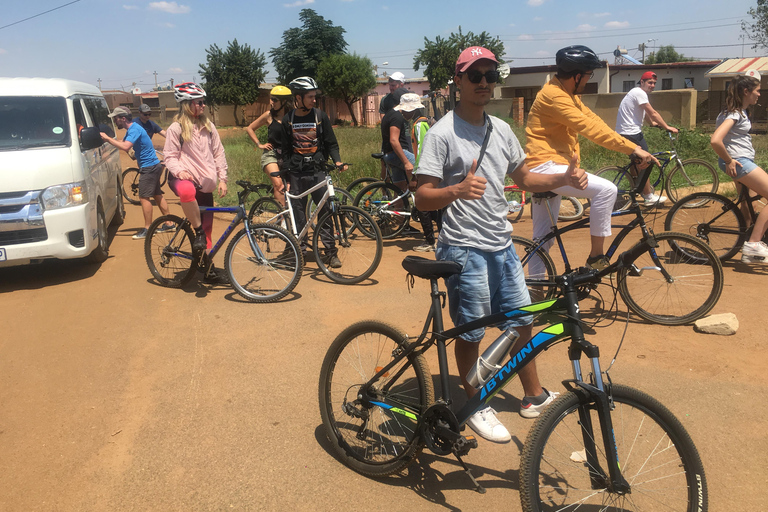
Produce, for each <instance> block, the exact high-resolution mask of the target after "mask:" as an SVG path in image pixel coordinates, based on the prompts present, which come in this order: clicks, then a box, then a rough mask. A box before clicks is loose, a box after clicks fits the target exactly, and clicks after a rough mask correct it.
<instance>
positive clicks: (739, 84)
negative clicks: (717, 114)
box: [725, 75, 760, 114]
mask: <svg viewBox="0 0 768 512" xmlns="http://www.w3.org/2000/svg"><path fill="white" fill-rule="evenodd" d="M757 87H760V80H758V79H757V78H755V77H753V76H745V75H739V76H736V77H734V78H733V80H731V85H730V86H729V87H728V92H727V94H726V96H725V111H726V113H728V114H730V113H732V112H741V111H742V110H744V104H743V100H744V93H746V92H747V91H752V90H754V89H755V88H757Z"/></svg>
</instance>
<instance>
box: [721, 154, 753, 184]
mask: <svg viewBox="0 0 768 512" xmlns="http://www.w3.org/2000/svg"><path fill="white" fill-rule="evenodd" d="M734 160H736V161H737V162H739V163H740V164H741V167H739V166H738V165H737V166H736V178H735V179H739V178H743V177H744V176H746V175H747V174H749V173H750V172H752V171H754V170H755V169H757V168H758V167H759V166H758V165H757V164H756V163H755V162H754V161H753V160H750V159H749V158H746V157H738V158H734ZM717 165H719V166H720V170H721V171H723V172H725V160H723V159H722V158H718V159H717ZM726 174H728V173H726Z"/></svg>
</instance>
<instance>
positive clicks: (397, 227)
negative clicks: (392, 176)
mask: <svg viewBox="0 0 768 512" xmlns="http://www.w3.org/2000/svg"><path fill="white" fill-rule="evenodd" d="M402 195H403V191H402V190H400V189H399V188H397V187H396V186H394V185H392V184H390V183H384V182H383V181H379V182H377V183H373V184H371V185H368V186H367V187H364V188H363V189H362V190H361V191H360V192H359V193H358V194H357V196H356V197H355V201H354V205H355V206H357V207H358V208H362V209H363V210H365V211H366V212H367V213H369V214H370V215H371V217H373V218H374V219H376V223H377V224H378V225H379V229H380V230H381V237H382V238H392V237H395V236H397V235H399V234H400V233H401V232H402V231H403V229H404V228H405V226H406V225H408V219H409V218H410V215H411V201H410V195H408V196H405V197H404V198H402V199H397V198H398V197H400V196H402Z"/></svg>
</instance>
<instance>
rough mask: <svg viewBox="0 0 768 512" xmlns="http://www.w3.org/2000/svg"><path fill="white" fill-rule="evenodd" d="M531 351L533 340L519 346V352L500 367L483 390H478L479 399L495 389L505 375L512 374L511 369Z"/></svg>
mask: <svg viewBox="0 0 768 512" xmlns="http://www.w3.org/2000/svg"><path fill="white" fill-rule="evenodd" d="M531 352H533V340H531V341H529V342H528V343H527V344H526V345H525V346H524V347H523V348H521V349H520V352H518V353H517V354H515V357H514V358H513V359H510V360H509V361H508V362H507V364H505V365H504V366H502V367H501V369H500V370H499V373H497V374H496V375H494V376H493V378H492V379H491V380H489V381H488V382H486V384H485V386H483V390H482V391H481V392H480V400H482V399H484V398H485V397H486V396H488V395H489V394H490V393H493V392H494V391H495V390H496V386H498V385H499V384H501V383H502V381H503V380H504V379H505V378H506V376H509V375H512V374H513V371H512V370H514V369H515V368H517V367H518V365H519V364H520V363H521V362H522V361H523V359H525V357H526V356H527V355H528V354H530V353H531ZM497 381H498V382H497Z"/></svg>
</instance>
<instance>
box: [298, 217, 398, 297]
mask: <svg viewBox="0 0 768 512" xmlns="http://www.w3.org/2000/svg"><path fill="white" fill-rule="evenodd" d="M324 233H325V235H324ZM330 236H332V237H333V241H334V243H335V247H334V248H333V249H332V251H331V252H330V253H329V252H328V249H326V253H325V255H323V256H322V257H319V258H317V259H318V263H317V266H318V267H319V268H320V271H321V272H323V274H325V275H326V276H328V277H329V278H330V279H331V280H332V281H335V282H337V283H341V284H355V283H359V282H361V281H363V280H364V279H367V278H368V277H370V276H371V274H373V273H374V272H375V271H376V268H377V267H378V266H379V263H380V262H381V255H382V253H383V252H384V245H383V244H382V241H381V231H379V228H378V226H377V225H376V222H375V221H374V220H373V218H372V217H371V216H370V215H368V214H367V213H366V212H364V211H363V210H361V209H360V208H356V207H354V206H343V205H342V206H337V211H335V212H331V213H329V214H327V215H325V216H324V217H323V218H322V219H320V222H318V227H317V229H315V231H314V233H313V234H312V247H314V248H315V253H316V256H317V255H319V252H318V251H320V247H321V246H323V245H324V244H323V241H322V239H323V238H324V237H330ZM333 251H335V253H336V254H335V255H336V256H337V257H338V259H339V262H340V263H341V266H340V267H338V266H334V265H333V264H334V262H333V261H332V256H333Z"/></svg>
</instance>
